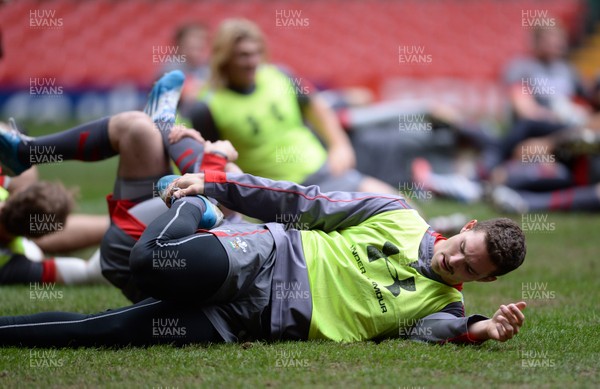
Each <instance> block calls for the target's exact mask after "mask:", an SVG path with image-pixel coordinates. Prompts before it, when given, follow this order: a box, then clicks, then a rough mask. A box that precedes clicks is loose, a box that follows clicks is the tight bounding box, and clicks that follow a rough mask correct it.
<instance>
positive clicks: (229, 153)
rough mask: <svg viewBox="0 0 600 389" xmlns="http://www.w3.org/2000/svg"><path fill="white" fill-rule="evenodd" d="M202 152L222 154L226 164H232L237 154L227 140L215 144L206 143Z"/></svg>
mask: <svg viewBox="0 0 600 389" xmlns="http://www.w3.org/2000/svg"><path fill="white" fill-rule="evenodd" d="M204 152H205V153H208V154H223V155H224V156H226V157H227V161H228V162H233V161H235V160H236V159H237V158H238V152H237V150H236V149H235V147H233V145H232V144H231V142H230V141H228V140H218V141H216V142H210V141H206V143H205V144H204Z"/></svg>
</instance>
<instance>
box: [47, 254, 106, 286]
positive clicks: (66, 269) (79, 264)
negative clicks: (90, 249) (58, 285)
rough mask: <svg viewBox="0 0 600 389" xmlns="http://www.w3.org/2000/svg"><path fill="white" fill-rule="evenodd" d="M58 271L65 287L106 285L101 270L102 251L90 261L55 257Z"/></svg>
mask: <svg viewBox="0 0 600 389" xmlns="http://www.w3.org/2000/svg"><path fill="white" fill-rule="evenodd" d="M54 263H55V264H56V271H57V273H58V274H59V275H60V278H61V279H62V280H63V283H64V284H65V285H78V284H97V283H102V282H104V283H106V279H105V278H104V277H103V276H102V270H101V268H100V250H99V249H98V250H96V252H95V253H94V254H93V255H92V257H91V258H90V260H89V261H85V260H83V259H81V258H73V257H55V258H54Z"/></svg>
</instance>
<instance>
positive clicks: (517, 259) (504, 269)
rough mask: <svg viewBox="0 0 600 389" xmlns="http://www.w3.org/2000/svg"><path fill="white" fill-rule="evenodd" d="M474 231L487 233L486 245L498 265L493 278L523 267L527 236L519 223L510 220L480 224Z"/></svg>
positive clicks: (502, 219)
mask: <svg viewBox="0 0 600 389" xmlns="http://www.w3.org/2000/svg"><path fill="white" fill-rule="evenodd" d="M473 231H474V232H476V231H482V232H484V233H485V244H486V246H487V252H488V255H489V256H490V260H491V261H492V263H493V264H494V265H496V271H495V272H494V273H493V274H491V275H492V276H501V275H504V274H506V273H508V272H511V271H513V270H515V269H516V268H518V267H519V266H521V264H522V263H523V261H524V260H525V254H526V252H527V248H526V247H525V234H523V230H521V227H519V225H518V224H517V223H515V222H514V221H513V220H511V219H508V218H497V219H490V220H484V221H481V222H478V223H477V224H475V226H474V227H473Z"/></svg>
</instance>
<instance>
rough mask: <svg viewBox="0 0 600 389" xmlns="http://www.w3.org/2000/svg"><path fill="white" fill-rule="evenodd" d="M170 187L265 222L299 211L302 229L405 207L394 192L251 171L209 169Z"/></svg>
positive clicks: (348, 223)
mask: <svg viewBox="0 0 600 389" xmlns="http://www.w3.org/2000/svg"><path fill="white" fill-rule="evenodd" d="M173 188H179V190H175V191H171V192H169V195H170V196H174V197H175V198H179V197H182V196H190V195H196V194H206V195H208V196H210V197H213V198H215V199H216V200H217V201H219V202H220V203H221V204H222V205H224V206H226V207H227V208H229V209H232V210H235V211H237V212H240V213H242V214H244V215H247V216H250V217H254V218H257V219H260V220H262V221H265V222H278V221H279V220H278V218H282V215H299V219H298V223H300V224H302V225H303V228H306V229H319V230H323V231H332V230H336V229H339V228H345V227H348V226H353V225H357V224H359V223H361V222H362V221H364V220H366V219H367V218H369V217H370V216H372V215H375V214H377V213H381V212H386V211H391V210H397V209H406V208H410V207H409V206H408V204H406V202H405V201H404V200H403V199H402V198H401V197H399V196H384V195H379V194H370V193H355V192H327V193H322V192H321V191H320V189H319V187H318V186H302V185H298V184H295V183H293V182H287V181H274V180H269V179H267V178H263V177H257V176H252V175H250V174H234V173H228V174H223V173H219V172H212V171H208V172H206V174H205V175H203V174H190V175H184V176H183V177H181V178H179V179H177V180H175V181H173V183H172V185H171V188H170V189H169V190H172V189H173Z"/></svg>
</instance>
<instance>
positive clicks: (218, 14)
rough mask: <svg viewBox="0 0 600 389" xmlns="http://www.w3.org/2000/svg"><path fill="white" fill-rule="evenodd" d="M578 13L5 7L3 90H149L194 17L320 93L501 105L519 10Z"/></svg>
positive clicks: (564, 1)
mask: <svg viewBox="0 0 600 389" xmlns="http://www.w3.org/2000/svg"><path fill="white" fill-rule="evenodd" d="M584 6H585V3H584V2H583V1H581V0H545V1H541V0H523V1H501V0H480V1H474V0H473V1H471V0H467V1H460V0H448V1H441V0H440V1H437V0H436V1H418V0H407V1H355V0H350V1H346V0H325V1H299V0H290V1H284V2H277V1H257V0H249V1H237V0H236V1H217V0H208V1H188V0H173V1H161V2H159V1H149V0H123V1H116V0H91V1H76V0H50V1H33V0H19V1H9V2H7V3H6V4H4V5H3V6H2V7H1V8H0V26H1V29H2V33H3V43H4V58H3V59H2V61H1V62H0V90H4V91H6V90H9V89H10V90H13V91H14V90H16V89H19V88H27V87H28V86H29V82H30V79H31V78H36V77H53V78H55V79H56V80H57V82H58V83H59V84H60V85H62V86H64V87H65V89H67V90H70V89H76V90H82V89H104V90H106V89H110V88H112V87H114V86H115V85H119V84H122V83H128V84H133V85H135V86H136V87H138V88H142V89H144V88H148V86H149V85H150V84H151V83H152V81H153V79H154V78H155V77H156V75H157V72H158V70H159V69H160V67H161V65H162V64H160V63H154V62H153V60H152V47H153V46H157V45H168V44H171V36H172V33H173V30H174V28H175V27H176V26H178V25H179V24H181V23H183V22H186V21H191V20H200V21H202V22H204V23H205V24H207V25H208V26H209V27H211V28H213V27H215V26H217V25H218V24H219V22H220V21H221V20H223V19H224V18H227V17H232V16H241V17H246V18H250V19H252V20H254V21H256V22H257V23H258V24H259V25H260V26H261V27H262V28H263V29H264V31H265V34H266V36H267V38H268V42H269V52H270V57H271V60H273V61H274V62H278V63H279V62H281V63H285V64H287V65H289V66H290V67H291V68H292V69H293V70H294V71H295V72H296V73H297V74H298V75H301V76H302V77H306V78H308V79H311V80H312V81H313V82H315V83H317V84H318V85H325V86H333V87H340V86H355V85H364V86H368V87H370V88H371V89H372V90H373V91H374V92H375V93H376V94H377V96H379V97H381V98H386V99H390V98H398V97H402V96H405V95H406V93H409V92H407V91H410V93H412V94H419V93H425V92H423V85H428V86H426V87H425V88H426V89H427V90H433V91H437V92H439V91H440V89H439V88H440V85H442V86H445V87H446V88H459V89H460V86H461V85H462V86H463V87H464V86H465V85H467V88H466V89H464V90H463V91H462V92H461V94H462V95H465V94H472V95H473V96H475V98H474V99H473V102H474V103H479V104H482V103H481V99H480V98H478V94H479V93H485V94H487V95H488V96H492V97H491V99H492V100H493V101H490V100H489V98H488V100H486V101H485V102H484V103H483V104H492V105H495V106H494V107H493V108H490V109H498V107H499V106H496V105H497V104H500V103H499V101H496V100H499V97H498V93H499V92H498V90H497V89H496V87H495V86H494V85H496V84H497V80H498V77H499V74H500V72H501V70H502V66H503V65H504V64H505V63H506V61H507V60H508V59H510V58H512V57H514V56H516V55H519V54H521V53H524V52H525V51H526V50H527V48H528V46H527V45H528V32H529V30H528V28H524V27H523V25H522V20H521V19H522V12H523V11H524V10H528V9H531V10H535V9H538V10H539V9H543V10H547V11H548V12H549V14H551V15H554V16H556V17H558V18H560V19H561V20H563V21H564V23H565V24H566V25H567V27H568V28H569V29H570V30H571V31H574V32H577V30H578V26H579V24H580V20H581V17H582V10H583V9H584V8H583V7H584ZM44 9H45V10H51V11H53V12H54V14H53V15H54V17H55V18H61V20H62V25H61V26H60V27H58V28H55V29H48V28H45V29H39V28H33V27H31V26H30V24H29V18H30V13H31V12H32V11H35V10H44ZM278 10H295V11H300V12H301V17H302V18H306V19H307V20H308V26H302V27H282V26H278V25H277V23H276V12H277V11H278ZM399 46H419V47H421V48H423V50H424V53H425V54H427V55H430V56H431V61H430V63H422V62H421V63H399V60H398V48H399ZM415 80H417V81H423V80H430V81H431V80H436V81H435V82H436V83H434V84H431V83H429V84H419V83H417V84H415ZM457 80H460V85H458V86H457ZM432 85H433V86H432ZM490 85H492V87H491V86H490ZM490 88H491V89H490ZM465 90H466V92H465ZM403 93H404V94H403ZM454 98H456V96H454ZM480 108H481V107H480Z"/></svg>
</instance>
